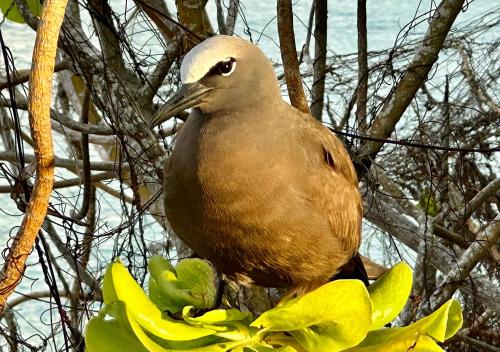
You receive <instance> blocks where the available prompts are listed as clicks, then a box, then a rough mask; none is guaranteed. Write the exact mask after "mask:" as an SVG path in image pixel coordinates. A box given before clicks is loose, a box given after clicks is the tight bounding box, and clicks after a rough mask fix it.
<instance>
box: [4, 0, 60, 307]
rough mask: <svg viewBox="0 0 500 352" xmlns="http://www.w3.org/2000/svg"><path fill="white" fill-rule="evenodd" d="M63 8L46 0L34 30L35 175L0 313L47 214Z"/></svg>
mask: <svg viewBox="0 0 500 352" xmlns="http://www.w3.org/2000/svg"><path fill="white" fill-rule="evenodd" d="M65 9H66V1H65V0H46V1H45V2H44V4H43V11H42V17H41V19H40V25H39V28H38V30H37V36H36V40H35V48H34V51H33V65H32V73H31V77H30V97H29V103H30V109H29V112H30V127H31V135H32V136H33V140H34V142H35V155H36V160H37V172H36V178H35V185H34V187H33V192H32V194H31V198H30V200H29V203H28V206H27V208H26V214H25V216H24V218H23V222H22V223H21V226H20V228H19V232H18V234H17V235H16V239H15V241H14V243H13V244H12V246H11V247H10V248H9V253H8V255H7V258H6V261H5V264H4V266H3V269H2V272H1V281H0V313H1V312H2V311H3V309H4V308H5V304H6V302H7V298H8V297H9V296H10V294H11V293H12V292H13V291H14V289H15V287H16V286H17V284H18V283H19V282H20V281H21V279H22V275H23V273H24V269H25V262H26V259H27V257H28V255H29V253H30V252H31V250H32V248H33V245H34V243H35V239H36V236H37V234H38V230H39V229H40V226H41V225H42V222H43V220H44V218H45V214H46V213H47V207H48V204H49V198H50V192H51V190H52V183H53V182H54V148H53V145H52V133H51V127H50V102H51V95H52V79H51V78H52V75H53V72H54V66H55V56H56V48H57V41H58V38H59V30H60V28H61V24H62V21H63V18H64V11H65Z"/></svg>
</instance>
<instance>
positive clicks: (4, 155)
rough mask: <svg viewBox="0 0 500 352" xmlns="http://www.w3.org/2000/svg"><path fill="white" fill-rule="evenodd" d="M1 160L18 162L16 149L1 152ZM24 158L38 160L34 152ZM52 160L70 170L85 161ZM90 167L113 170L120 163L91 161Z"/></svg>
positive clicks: (126, 166)
mask: <svg viewBox="0 0 500 352" xmlns="http://www.w3.org/2000/svg"><path fill="white" fill-rule="evenodd" d="M0 160H5V161H10V162H14V163H15V162H17V157H16V153H15V152H14V151H3V152H0ZM24 160H25V161H26V162H28V163H30V162H32V161H34V160H36V157H35V155H33V154H25V155H24ZM52 162H53V164H54V166H55V167H63V168H66V169H68V170H72V171H73V170H76V168H82V167H83V161H81V160H72V159H63V158H58V157H55V158H54V159H52ZM90 168H91V169H92V170H94V171H112V170H115V169H118V165H117V163H116V162H107V161H91V162H90ZM120 168H121V169H122V170H124V168H128V164H126V163H124V165H122V166H120Z"/></svg>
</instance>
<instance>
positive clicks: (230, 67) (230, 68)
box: [217, 57, 236, 77]
mask: <svg viewBox="0 0 500 352" xmlns="http://www.w3.org/2000/svg"><path fill="white" fill-rule="evenodd" d="M235 68H236V60H235V59H233V58H232V57H231V58H228V59H226V60H224V61H221V62H219V63H218V64H217V70H218V71H219V73H220V74H221V75H223V76H224V77H227V76H229V75H230V74H232V73H233V72H234V69H235Z"/></svg>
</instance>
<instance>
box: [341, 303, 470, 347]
mask: <svg viewBox="0 0 500 352" xmlns="http://www.w3.org/2000/svg"><path fill="white" fill-rule="evenodd" d="M461 326H462V309H461V307H460V304H459V303H458V302H457V301H456V300H453V299H452V300H449V301H448V302H446V303H445V304H443V305H442V306H441V307H440V308H439V309H438V310H436V311H435V312H434V313H432V314H431V315H429V316H427V317H425V318H422V319H420V320H419V321H417V322H415V323H413V324H411V325H409V326H406V327H402V328H391V329H385V328H383V329H379V330H375V331H370V332H369V333H368V335H367V336H366V338H365V339H364V340H363V342H361V343H360V344H359V345H358V346H356V347H354V348H352V349H349V350H348V351H349V352H377V351H384V352H400V351H407V350H408V349H409V348H410V347H412V346H413V348H414V350H415V351H421V352H423V351H428V352H433V351H442V350H441V348H440V347H439V346H438V345H437V344H436V342H435V341H439V342H444V341H445V340H447V339H449V338H450V337H452V336H453V335H454V334H455V333H456V332H457V331H458V329H460V327H461ZM417 347H418V349H417ZM412 351H413V350H412Z"/></svg>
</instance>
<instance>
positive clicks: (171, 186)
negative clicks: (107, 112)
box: [150, 35, 368, 294]
mask: <svg viewBox="0 0 500 352" xmlns="http://www.w3.org/2000/svg"><path fill="white" fill-rule="evenodd" d="M181 81H182V87H181V88H180V90H179V92H178V93H176V94H175V95H174V96H173V97H172V98H171V99H170V100H169V101H168V102H167V103H166V104H165V105H164V106H163V107H161V108H160V109H159V110H158V112H157V113H156V114H155V116H153V119H152V121H151V124H150V127H154V126H157V125H159V124H161V123H162V122H164V121H166V120H167V119H169V118H170V117H172V116H174V115H176V114H177V113H179V112H181V111H183V110H185V109H188V108H192V111H191V113H190V115H189V117H188V119H187V121H186V122H185V124H184V125H183V127H182V129H181V131H180V132H179V134H178V136H177V140H176V144H175V147H174V150H173V152H172V154H171V155H170V157H169V158H168V160H167V161H166V163H165V177H164V189H163V192H164V199H165V211H166V216H167V219H168V221H169V223H170V225H171V227H172V229H173V230H174V231H175V233H176V234H177V235H178V236H179V237H180V238H181V239H182V240H183V241H184V242H185V243H186V244H187V245H188V246H189V247H191V248H192V249H193V250H194V251H195V252H196V253H198V254H199V255H201V256H203V257H205V258H206V259H208V260H210V261H211V262H212V263H213V264H214V265H215V267H216V268H217V269H218V270H219V271H221V272H222V273H223V274H225V275H226V276H227V277H228V278H230V279H232V280H234V281H237V282H239V283H242V284H255V285H260V286H267V287H285V288H288V289H289V291H288V294H301V293H304V292H307V291H310V290H312V289H315V288H317V287H319V286H321V285H322V284H325V283H326V282H328V281H329V280H331V279H332V278H359V279H361V280H363V281H364V282H365V283H367V282H368V281H367V276H366V271H365V269H364V267H363V264H362V262H361V259H360V256H359V254H358V252H357V251H358V248H359V245H360V241H361V218H362V208H361V196H360V193H359V190H358V180H357V177H356V173H355V171H354V168H353V165H352V162H351V160H350V158H349V155H348V154H347V152H346V150H345V148H344V146H343V145H342V143H341V142H340V141H339V140H338V139H337V138H336V137H335V136H334V135H333V134H332V133H331V132H330V131H329V130H328V129H327V128H325V127H324V126H323V125H322V124H321V123H319V122H318V121H316V120H315V119H314V118H313V117H312V116H310V115H308V114H305V113H303V112H300V111H299V110H297V109H295V108H294V107H292V106H290V105H289V104H288V103H287V102H285V101H284V100H283V98H282V96H281V91H280V87H279V84H278V80H277V78H276V75H275V72H274V70H273V66H272V64H271V61H270V60H269V59H268V58H267V57H266V56H265V55H264V53H263V52H262V51H261V50H260V49H259V48H258V47H257V46H255V45H254V44H252V43H250V42H248V41H246V40H243V39H240V38H236V37H229V36H222V35H220V36H215V37H211V38H209V39H206V40H205V41H203V42H202V43H201V44H198V45H197V46H196V47H194V48H193V49H192V50H191V51H189V52H188V53H187V54H186V56H185V57H184V59H183V61H182V65H181Z"/></svg>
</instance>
